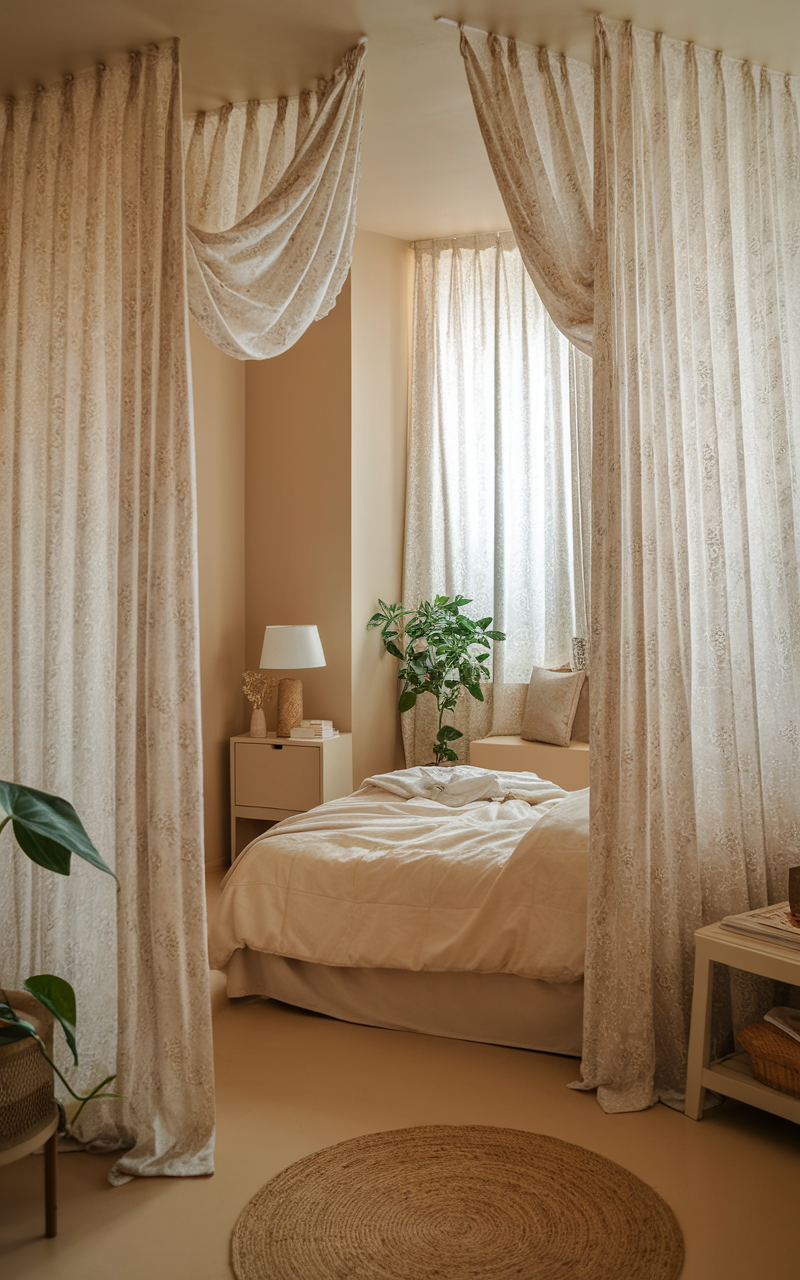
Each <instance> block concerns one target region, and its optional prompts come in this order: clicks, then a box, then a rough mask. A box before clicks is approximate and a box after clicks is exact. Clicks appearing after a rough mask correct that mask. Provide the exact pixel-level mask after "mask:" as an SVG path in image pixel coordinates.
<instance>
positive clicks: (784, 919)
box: [720, 902, 800, 950]
mask: <svg viewBox="0 0 800 1280" xmlns="http://www.w3.org/2000/svg"><path fill="white" fill-rule="evenodd" d="M720 924H721V925H722V927H723V929H731V930H732V931H733V932H734V933H743V934H744V935H745V936H746V937H748V938H762V939H763V940H764V941H767V942H781V943H783V944H784V946H789V947H795V948H797V949H798V950H800V924H795V923H794V917H793V916H792V914H791V912H790V910H789V903H788V902H779V903H777V905H776V906H773V907H759V908H758V909H757V910H756V911H743V912H742V914H741V915H738V916H725V919H724V920H721V921H720Z"/></svg>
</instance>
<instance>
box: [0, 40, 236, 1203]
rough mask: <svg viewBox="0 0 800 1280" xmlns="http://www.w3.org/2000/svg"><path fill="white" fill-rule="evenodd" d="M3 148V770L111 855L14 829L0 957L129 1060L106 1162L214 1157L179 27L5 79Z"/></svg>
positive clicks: (92, 1137) (101, 1054)
mask: <svg viewBox="0 0 800 1280" xmlns="http://www.w3.org/2000/svg"><path fill="white" fill-rule="evenodd" d="M0 168H1V170H2V172H1V173H0V270H2V276H3V281H4V288H3V291H2V295H1V296H0V467H2V473H3V477H4V483H3V485H2V486H0V522H1V524H2V530H3V536H2V539H0V590H1V591H2V596H3V600H4V601H5V607H4V609H3V611H2V614H1V615H0V656H1V657H2V661H1V662H0V719H2V723H3V727H4V732H3V734H2V737H0V774H2V776H3V777H6V778H11V779H15V780H17V781H19V782H22V783H26V784H28V785H32V786H36V787H40V788H42V789H44V790H46V791H52V792H56V793H58V794H60V795H63V796H66V797H67V798H69V799H70V800H71V801H72V802H73V803H74V805H75V807H76V809H77V811H78V813H79V814H80V815H81V817H82V818H83V820H84V823H85V825H86V828H87V830H88V832H89V834H90V835H91V837H92V838H93V840H94V841H95V843H96V845H97V847H98V849H99V850H100V852H101V854H102V855H103V856H104V857H105V859H106V860H107V861H108V862H109V863H110V864H111V865H112V866H114V867H115V869H116V873H117V875H118V877H119V881H120V891H119V894H118V895H117V894H116V892H115V886H114V883H113V881H112V880H111V878H110V877H109V876H105V875H103V874H102V873H99V872H97V871H95V870H94V869H93V868H91V867H89V866H88V865H87V864H85V863H83V862H80V861H79V860H78V859H73V863H74V864H77V865H75V866H74V870H73V872H72V875H71V876H70V877H69V878H66V879H65V878H62V877H59V876H56V875H53V874H52V873H49V872H46V871H44V870H43V869H42V868H40V867H36V866H33V865H32V864H31V863H29V862H28V860H27V859H26V858H24V857H23V856H22V855H21V854H20V853H19V852H18V851H16V850H15V849H14V848H13V845H12V842H11V839H10V835H6V837H5V841H6V848H5V849H4V850H3V863H4V866H3V875H2V876H0V909H1V910H2V921H3V924H2V928H0V972H2V977H3V979H4V980H5V981H8V982H9V984H10V985H15V984H18V983H19V980H20V979H21V978H23V977H24V976H26V975H27V974H29V973H35V972H54V973H60V974H62V975H63V976H64V977H66V978H67V979H68V980H70V981H71V982H72V983H73V985H74V986H75V988H76V994H77V1012H78V1045H79V1049H80V1067H79V1068H78V1069H77V1070H75V1071H73V1070H72V1069H71V1068H70V1067H68V1066H67V1062H66V1061H65V1060H64V1059H63V1058H62V1059H61V1061H60V1065H61V1066H62V1068H65V1069H67V1071H68V1074H69V1075H70V1077H71V1078H73V1079H74V1080H75V1081H76V1082H77V1084H78V1086H79V1087H80V1088H81V1089H85V1088H86V1087H87V1085H93V1084H96V1083H97V1081H98V1079H100V1078H101V1077H102V1076H103V1075H105V1074H107V1073H109V1072H112V1071H116V1072H117V1081H116V1087H117V1089H118V1090H119V1092H120V1093H122V1094H124V1095H125V1100H124V1101H122V1102H119V1103H92V1104H91V1105H89V1106H87V1107H86V1109H85V1110H84V1112H83V1114H82V1116H81V1119H80V1122H79V1125H78V1130H77V1137H78V1138H80V1139H81V1140H82V1141H84V1142H86V1143H91V1144H93V1145H95V1146H99V1147H108V1148H114V1147H127V1148H130V1149H129V1150H128V1152H127V1154H125V1155H124V1156H123V1157H122V1158H121V1159H120V1160H119V1161H118V1162H117V1164H116V1166H115V1168H114V1170H113V1171H112V1174H111V1175H110V1177H111V1180H112V1181H117V1182H119V1181H124V1180H126V1179H127V1177H129V1176H130V1175H132V1174H150V1175H157V1174H187V1173H193V1174H197V1173H209V1172H211V1171H212V1170H213V1144H214V1098H213V1068H212V1056H211V1026H210V1004H209V989H208V965H207V953H206V937H205V897H204V878H203V871H204V866H203V828H202V774H201V756H200V707H199V654H198V609H197V566H196V528H195V524H196V514H195V484H194V453H193V448H194V446H193V435H192V410H191V390H190V378H189V356H188V333H187V326H188V312H187V304H186V276H185V266H184V263H185V258H184V227H185V218H184V204H183V173H182V142H181V95H180V67H179V61H178V45H177V41H175V42H170V43H169V44H166V45H164V46H161V47H158V48H157V47H151V48H150V49H148V50H147V52H146V53H144V54H141V55H140V54H135V55H131V57H130V58H129V59H128V60H127V61H124V62H120V63H117V64H115V65H113V66H109V67H108V68H103V67H100V68H98V69H97V70H95V71H91V72H89V73H86V74H82V75H78V76H75V77H74V78H73V77H67V78H66V79H65V80H64V81H63V82H62V83H61V84H59V85H57V86H55V87H53V88H51V89H47V90H41V91H39V92H37V93H32V94H30V95H26V96H24V97H21V98H20V99H19V100H18V101H16V102H15V101H13V100H7V102H6V110H5V115H4V119H3V122H2V131H1V132H0ZM143 250H146V251H143ZM62 1049H63V1046H62ZM60 1052H61V1050H60Z"/></svg>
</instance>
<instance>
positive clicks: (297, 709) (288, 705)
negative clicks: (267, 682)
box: [277, 677, 303, 738]
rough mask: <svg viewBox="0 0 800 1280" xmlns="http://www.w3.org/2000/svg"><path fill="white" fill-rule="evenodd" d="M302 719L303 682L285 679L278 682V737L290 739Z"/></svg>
mask: <svg viewBox="0 0 800 1280" xmlns="http://www.w3.org/2000/svg"><path fill="white" fill-rule="evenodd" d="M302 719H303V681H302V680H290V679H289V678H288V677H284V679H283V680H280V681H279V682H278V727H277V734H278V737H279V738H288V737H289V736H290V734H291V730H292V729H296V728H298V726H299V724H300V721H301V720H302Z"/></svg>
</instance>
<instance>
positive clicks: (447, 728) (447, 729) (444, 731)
mask: <svg viewBox="0 0 800 1280" xmlns="http://www.w3.org/2000/svg"><path fill="white" fill-rule="evenodd" d="M463 737H464V735H463V733H462V732H461V730H460V729H455V728H454V727H453V725H451V724H443V725H442V727H441V729H440V730H439V732H438V734H437V735H436V738H437V741H438V742H455V740H456V738H463Z"/></svg>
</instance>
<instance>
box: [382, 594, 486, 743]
mask: <svg viewBox="0 0 800 1280" xmlns="http://www.w3.org/2000/svg"><path fill="white" fill-rule="evenodd" d="M471 603H472V601H471V600H469V599H468V598H467V597H466V596H458V595H457V596H455V597H454V598H453V599H452V600H451V599H450V597H449V596H435V597H434V599H433V600H432V601H431V600H423V601H422V603H421V604H420V605H419V606H418V607H417V608H416V609H405V608H403V605H402V604H385V603H384V602H383V600H379V601H378V604H379V606H380V612H378V613H375V614H373V615H372V617H371V618H370V620H369V622H368V623H367V629H368V630H369V629H370V628H373V627H380V628H381V637H382V639H383V643H384V646H385V648H386V650H387V651H388V652H389V653H390V654H391V655H392V657H394V658H398V659H399V660H400V669H399V671H398V677H399V679H400V680H402V682H403V688H402V691H401V693H400V701H399V702H398V707H399V709H400V711H401V712H403V711H410V710H411V708H412V707H413V706H414V704H415V703H416V701H417V698H418V697H420V695H421V694H423V693H430V694H432V695H433V697H434V698H435V699H436V706H437V709H438V712H439V731H438V733H437V734H436V738H435V740H434V743H433V753H434V764H444V763H445V761H448V762H452V761H455V760H458V756H457V755H456V753H455V751H454V750H453V748H452V746H451V745H450V744H451V743H453V742H455V741H456V740H457V739H458V738H462V737H463V736H464V735H463V734H462V732H461V730H460V729H456V728H455V727H454V726H453V725H452V724H445V723H444V717H445V714H446V713H447V712H448V711H452V710H453V708H454V707H455V705H456V703H457V702H458V699H459V696H460V694H461V690H462V689H466V691H467V693H469V694H470V696H471V697H473V698H476V699H477V700H478V702H483V692H482V690H481V680H488V679H489V678H490V676H489V668H488V667H487V665H486V663H487V660H488V656H489V650H490V649H491V647H492V641H493V640H505V635H504V634H503V632H502V631H491V630H489V628H490V627H491V625H492V619H491V618H480V619H479V620H478V621H477V622H474V621H473V620H472V618H469V617H467V615H466V614H465V613H463V612H462V610H463V608H464V606H465V605H468V604H471Z"/></svg>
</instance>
